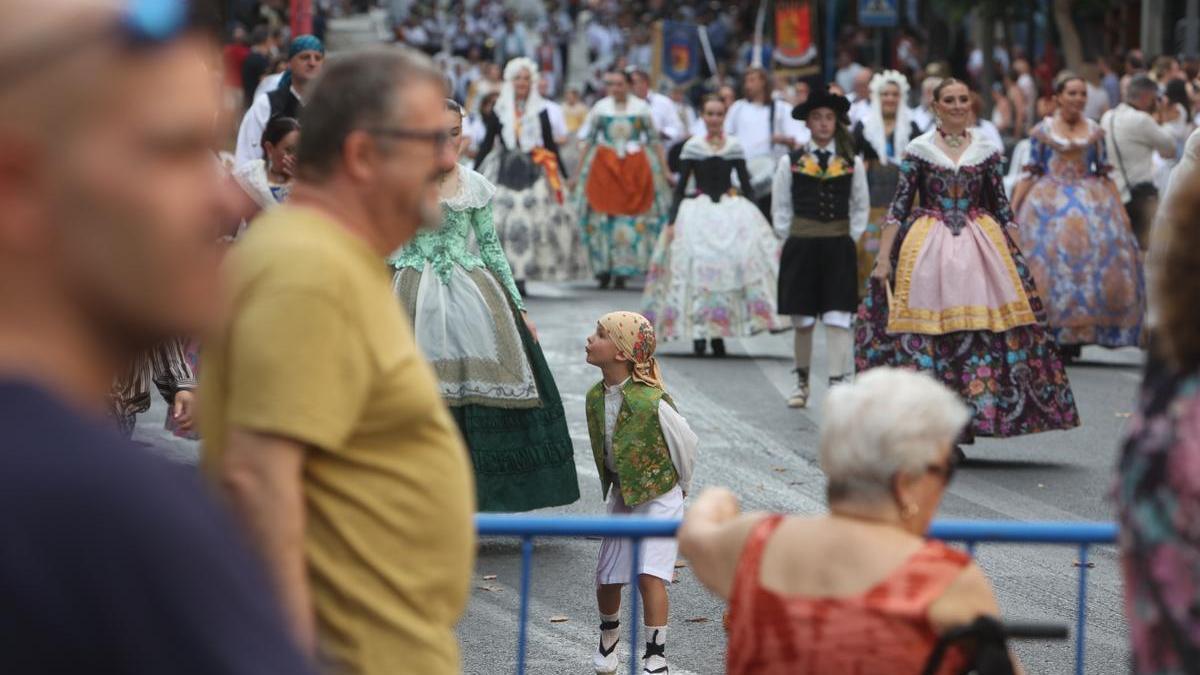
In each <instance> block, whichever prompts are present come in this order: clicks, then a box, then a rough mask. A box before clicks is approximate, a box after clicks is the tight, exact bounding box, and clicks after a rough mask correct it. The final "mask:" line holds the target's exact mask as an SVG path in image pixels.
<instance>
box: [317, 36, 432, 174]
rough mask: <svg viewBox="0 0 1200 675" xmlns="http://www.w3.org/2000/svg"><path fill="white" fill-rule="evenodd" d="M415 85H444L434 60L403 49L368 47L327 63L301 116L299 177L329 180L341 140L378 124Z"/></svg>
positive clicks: (338, 155) (339, 152)
mask: <svg viewBox="0 0 1200 675" xmlns="http://www.w3.org/2000/svg"><path fill="white" fill-rule="evenodd" d="M417 80H426V81H428V82H433V83H435V84H437V85H438V86H441V87H444V86H445V79H444V78H443V76H442V72H441V71H440V70H438V68H437V66H435V65H434V63H433V61H431V60H429V57H427V56H425V55H424V54H421V53H420V52H417V51H414V50H412V49H408V48H407V47H399V46H389V47H382V46H380V47H370V48H367V49H362V50H356V51H353V52H349V53H346V54H339V55H337V56H334V57H333V58H331V59H329V61H327V62H326V63H325V65H324V67H323V68H322V69H321V74H320V76H319V77H318V78H317V80H316V82H315V83H314V85H313V87H312V88H311V91H310V95H309V97H308V100H307V101H306V102H305V104H304V110H303V112H301V114H300V128H301V129H302V131H301V132H300V150H299V153H298V156H297V159H296V161H297V170H298V172H299V174H300V176H301V177H302V178H305V179H310V180H311V179H320V178H324V177H326V176H328V175H329V173H330V171H331V170H332V169H333V167H334V166H335V165H336V164H337V162H338V160H339V159H341V156H342V151H343V146H345V144H346V137H347V136H349V135H350V133H351V132H353V131H357V130H359V129H366V128H370V127H373V126H378V125H381V124H383V123H384V122H385V121H386V120H387V119H389V117H390V116H391V113H392V112H393V107H394V106H395V105H397V104H398V103H399V102H398V101H396V100H395V94H396V93H397V92H399V91H401V90H402V89H403V88H404V87H406V86H407V85H409V84H410V83H412V82H414V81H417Z"/></svg>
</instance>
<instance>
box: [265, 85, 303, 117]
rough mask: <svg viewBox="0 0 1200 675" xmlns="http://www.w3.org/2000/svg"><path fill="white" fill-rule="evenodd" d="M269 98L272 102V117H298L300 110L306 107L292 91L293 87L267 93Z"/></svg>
mask: <svg viewBox="0 0 1200 675" xmlns="http://www.w3.org/2000/svg"><path fill="white" fill-rule="evenodd" d="M267 100H268V101H270V102H271V116H270V119H275V118H276V117H291V118H293V119H298V118H299V117H300V111H301V110H303V109H304V104H303V103H301V102H300V99H298V98H296V95H295V94H293V93H292V89H291V87H289V88H287V89H276V90H274V91H272V92H269V93H268V94H267Z"/></svg>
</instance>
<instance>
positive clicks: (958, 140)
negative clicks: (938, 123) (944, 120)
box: [938, 127, 970, 150]
mask: <svg viewBox="0 0 1200 675" xmlns="http://www.w3.org/2000/svg"><path fill="white" fill-rule="evenodd" d="M938 135H940V136H941V137H942V140H943V141H945V142H946V145H948V146H950V147H951V148H953V149H954V150H957V149H959V148H961V147H962V146H963V144H964V143H966V142H967V139H968V138H970V134H969V133H968V132H967V130H966V129H963V130H962V132H961V133H957V134H948V133H946V132H945V130H943V129H942V128H941V127H938Z"/></svg>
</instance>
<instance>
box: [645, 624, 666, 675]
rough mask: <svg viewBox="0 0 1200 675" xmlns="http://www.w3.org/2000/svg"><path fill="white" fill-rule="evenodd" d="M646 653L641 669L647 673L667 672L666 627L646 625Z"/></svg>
mask: <svg viewBox="0 0 1200 675" xmlns="http://www.w3.org/2000/svg"><path fill="white" fill-rule="evenodd" d="M645 631H646V654H645V656H643V657H642V658H643V661H642V669H643V671H644V672H647V673H665V672H667V627H666V626H646V627H645Z"/></svg>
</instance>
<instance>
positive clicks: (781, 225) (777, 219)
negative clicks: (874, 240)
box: [771, 141, 871, 242]
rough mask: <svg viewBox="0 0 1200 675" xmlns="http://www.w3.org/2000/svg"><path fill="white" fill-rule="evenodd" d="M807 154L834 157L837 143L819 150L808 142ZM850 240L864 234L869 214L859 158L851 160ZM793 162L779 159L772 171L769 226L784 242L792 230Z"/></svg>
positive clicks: (867, 198)
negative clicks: (820, 151) (773, 175)
mask: <svg viewBox="0 0 1200 675" xmlns="http://www.w3.org/2000/svg"><path fill="white" fill-rule="evenodd" d="M805 147H806V150H807V151H808V152H813V153H815V152H816V151H818V150H825V151H826V152H828V153H829V155H830V157H833V156H834V155H836V154H837V143H835V142H833V141H830V143H829V145H826V146H825V147H823V148H822V147H818V146H817V145H816V144H815V143H812V142H811V141H810V142H809V143H808V144H807V145H806V146H805ZM850 181H851V182H850V238H851V239H853V240H854V241H855V242H857V241H858V238H859V237H861V236H862V234H863V232H866V231H867V217H868V216H869V215H870V212H871V194H870V192H869V190H868V188H867V168H866V166H865V165H864V164H863V161H862V157H859V156H858V155H855V156H854V176H853V177H852V178H851V179H850ZM794 215H795V214H794V213H793V211H792V158H791V157H790V156H785V157H780V158H779V165H778V167H777V168H776V169H775V182H774V183H773V184H772V186H771V223H772V224H773V225H774V226H775V234H777V235H779V237H780V238H781V239H786V238H787V236H788V233H789V232H790V231H791V229H792V216H794Z"/></svg>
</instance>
